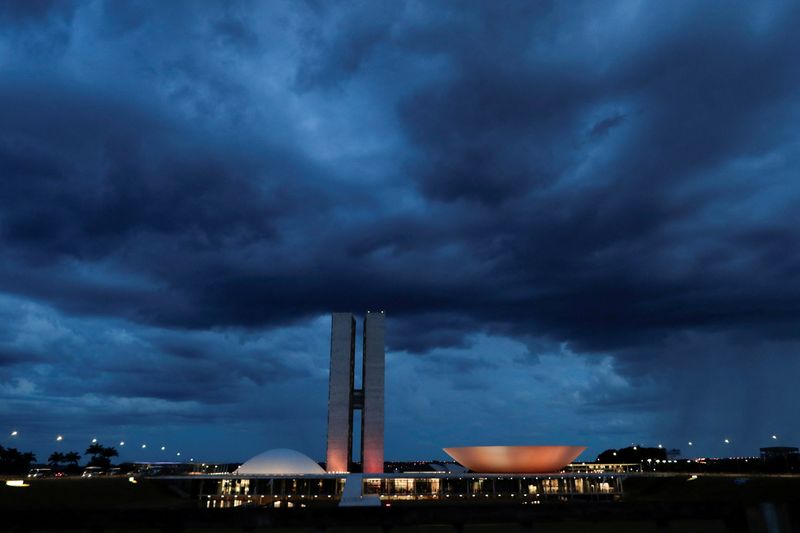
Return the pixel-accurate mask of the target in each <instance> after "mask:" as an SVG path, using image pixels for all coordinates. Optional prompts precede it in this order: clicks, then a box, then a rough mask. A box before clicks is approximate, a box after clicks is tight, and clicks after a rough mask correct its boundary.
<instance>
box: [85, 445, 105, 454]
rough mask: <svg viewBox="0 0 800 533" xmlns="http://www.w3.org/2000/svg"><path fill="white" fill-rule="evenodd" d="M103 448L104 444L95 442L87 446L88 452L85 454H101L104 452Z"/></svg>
mask: <svg viewBox="0 0 800 533" xmlns="http://www.w3.org/2000/svg"><path fill="white" fill-rule="evenodd" d="M103 449H104V448H103V445H102V444H99V443H95V444H92V445H90V446H89V447H88V448H86V453H84V454H83V455H100V454H101V453H103Z"/></svg>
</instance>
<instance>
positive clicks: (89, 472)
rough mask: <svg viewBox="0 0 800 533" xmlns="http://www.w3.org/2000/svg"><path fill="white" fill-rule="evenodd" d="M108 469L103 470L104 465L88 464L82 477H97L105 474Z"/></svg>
mask: <svg viewBox="0 0 800 533" xmlns="http://www.w3.org/2000/svg"><path fill="white" fill-rule="evenodd" d="M105 474H106V471H105V470H103V467H102V466H87V467H86V468H84V469H83V474H81V477H97V476H104V475H105Z"/></svg>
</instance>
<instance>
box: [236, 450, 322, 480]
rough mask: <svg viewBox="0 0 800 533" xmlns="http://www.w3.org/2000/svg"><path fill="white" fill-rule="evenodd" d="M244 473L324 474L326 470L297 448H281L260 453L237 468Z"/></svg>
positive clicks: (237, 470) (237, 472) (240, 472)
mask: <svg viewBox="0 0 800 533" xmlns="http://www.w3.org/2000/svg"><path fill="white" fill-rule="evenodd" d="M235 473H236V474H243V475H265V476H269V475H281V474H324V473H325V471H324V470H323V469H322V467H321V466H319V465H318V464H317V463H316V462H315V461H314V460H313V459H312V458H310V457H309V456H307V455H305V454H302V453H300V452H297V451H295V450H287V449H285V448H279V449H276V450H268V451H266V452H263V453H260V454H258V455H256V456H255V457H252V458H251V459H248V460H247V461H246V462H245V463H244V464H243V465H242V466H240V467H239V468H237V469H236V472H235Z"/></svg>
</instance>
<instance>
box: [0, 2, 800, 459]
mask: <svg viewBox="0 0 800 533" xmlns="http://www.w3.org/2000/svg"><path fill="white" fill-rule="evenodd" d="M798 27H800V3H798V2H794V1H786V2H781V1H775V2H713V1H711V2H694V1H685V2H683V1H672V2H638V1H622V2H613V1H609V2H572V1H570V2H529V1H525V2H515V1H511V0H509V1H503V2H490V1H482V2H471V1H428V0H425V1H385V2H379V1H372V0H370V1H338V2H322V1H312V0H309V1H306V2H301V1H286V2H282V1H270V2H256V1H253V2H249V1H244V2H222V1H220V2H210V1H195V0H192V1H177V0H176V1H170V2H157V1H149V2H135V1H123V0H118V1H113V2H102V1H91V0H87V1H82V2H70V1H67V0H58V1H45V0H38V1H33V0H21V1H16V2H15V1H10V2H8V1H7V2H3V3H2V4H0V179H2V187H0V257H1V258H2V261H0V430H1V431H2V434H0V444H2V445H4V446H7V445H13V446H17V447H19V448H22V449H26V450H34V451H36V452H37V453H39V454H40V458H43V456H45V457H46V455H47V454H49V453H50V452H52V451H54V450H63V451H67V450H73V449H74V450H79V451H82V450H83V449H84V448H85V446H86V445H87V444H88V442H89V440H90V439H91V438H98V439H99V440H100V441H101V442H102V443H105V444H116V445H118V443H119V442H120V441H125V442H126V445H125V446H124V447H123V448H122V458H123V459H131V460H140V459H142V460H143V459H167V458H172V457H176V455H175V454H177V453H178V451H180V452H181V453H182V457H183V458H189V457H194V458H200V459H204V460H242V459H245V458H247V457H248V456H249V455H251V454H254V453H257V452H259V451H261V450H264V449H267V448H272V447H291V448H296V449H298V450H301V451H303V452H305V453H308V454H310V455H311V456H313V457H315V458H317V459H322V458H323V457H324V439H325V430H326V428H325V413H326V411H325V409H326V399H327V364H328V342H329V335H330V322H329V318H328V313H329V312H330V311H345V310H350V311H354V312H356V313H358V314H359V315H360V314H362V313H363V312H364V311H365V310H367V309H385V310H386V312H387V317H388V318H387V328H388V331H387V344H388V346H387V348H388V355H387V400H386V410H387V413H386V415H387V422H386V438H387V444H386V456H387V458H388V459H409V458H430V457H442V456H443V454H442V452H441V447H443V446H451V445H460V444H551V443H564V444H586V445H587V446H588V447H589V450H588V451H587V454H586V455H585V456H584V458H587V459H591V458H592V457H593V456H594V454H596V453H597V452H599V451H601V450H603V449H606V448H608V447H620V446H626V445H629V444H631V443H634V442H635V443H641V444H643V445H657V444H663V445H664V446H666V447H670V448H672V447H675V448H681V449H683V450H684V451H687V442H688V441H690V440H691V441H693V442H694V443H695V445H694V448H693V450H691V452H690V453H692V454H697V455H705V454H709V455H710V454H734V453H737V454H739V453H740V454H753V453H757V448H758V447H759V446H763V445H767V444H770V443H774V442H776V441H777V443H779V444H786V445H798V444H800V427H798V424H797V405H798V403H799V402H800V387H798V386H797V379H798V376H800V358H798V352H799V351H800V207H798V206H800V182H799V181H798V180H799V179H800V173H799V171H798V168H799V166H798V163H800V128H798V124H800V120H799V119H800V90H798V88H800V39H798V32H797V28H798ZM14 430H16V431H18V432H19V434H18V435H17V436H15V437H11V436H10V433H11V431H14ZM59 434H61V435H63V437H64V439H63V441H61V442H58V443H57V442H56V441H55V438H56V435H59ZM773 434H775V435H776V436H777V437H778V438H777V439H774V440H773V439H772V438H771V436H772V435H773ZM725 438H728V439H730V441H731V443H730V444H728V445H725V444H723V439H725ZM142 444H147V445H148V447H147V449H142V448H141V445H142ZM161 446H165V447H166V450H164V451H163V452H162V451H161V450H160V449H159V448H160V447H161Z"/></svg>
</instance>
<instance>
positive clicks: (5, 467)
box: [0, 443, 119, 474]
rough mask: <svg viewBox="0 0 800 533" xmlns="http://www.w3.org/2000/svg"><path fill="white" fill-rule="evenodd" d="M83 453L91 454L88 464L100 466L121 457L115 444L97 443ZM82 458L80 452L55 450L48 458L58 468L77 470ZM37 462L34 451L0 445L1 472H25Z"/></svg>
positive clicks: (106, 465)
mask: <svg viewBox="0 0 800 533" xmlns="http://www.w3.org/2000/svg"><path fill="white" fill-rule="evenodd" d="M83 455H89V456H90V458H89V461H88V462H87V463H86V466H99V467H102V468H108V467H109V466H111V459H112V458H113V457H119V452H117V450H116V449H115V448H114V447H113V446H103V445H102V444H99V443H95V444H92V445H90V446H89V447H88V448H86V451H85V452H84V453H83ZM80 460H81V454H80V453H78V452H74V451H72V452H66V453H64V452H53V453H52V454H50V457H48V459H47V464H48V465H50V466H51V467H53V468H56V469H62V468H63V469H65V470H77V469H79V468H80V465H79V464H78V463H79V462H80ZM35 462H36V454H34V453H33V452H21V451H19V450H18V449H16V448H4V447H3V446H0V474H24V473H25V472H27V471H28V470H29V469H30V468H31V466H32V465H33V464H34V463H35Z"/></svg>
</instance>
